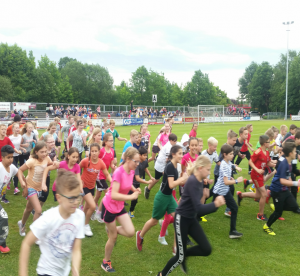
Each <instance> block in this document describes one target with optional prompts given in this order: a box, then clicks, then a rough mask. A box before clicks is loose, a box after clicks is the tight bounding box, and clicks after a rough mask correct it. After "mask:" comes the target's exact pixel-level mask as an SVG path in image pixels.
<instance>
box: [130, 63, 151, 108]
mask: <svg viewBox="0 0 300 276" xmlns="http://www.w3.org/2000/svg"><path fill="white" fill-rule="evenodd" d="M148 76H149V72H148V70H147V69H146V67H145V66H141V67H139V68H138V69H137V70H136V71H135V72H134V73H132V77H131V79H130V80H129V83H130V91H131V94H132V96H133V100H134V102H135V104H143V103H144V102H145V101H144V98H145V95H144V94H145V93H146V89H147V86H148Z"/></svg>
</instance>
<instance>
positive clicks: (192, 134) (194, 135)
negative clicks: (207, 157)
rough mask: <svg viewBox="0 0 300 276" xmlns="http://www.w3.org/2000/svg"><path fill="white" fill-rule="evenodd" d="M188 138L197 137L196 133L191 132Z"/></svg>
mask: <svg viewBox="0 0 300 276" xmlns="http://www.w3.org/2000/svg"><path fill="white" fill-rule="evenodd" d="M189 137H197V132H196V131H195V130H193V129H192V130H191V132H190V135H189Z"/></svg>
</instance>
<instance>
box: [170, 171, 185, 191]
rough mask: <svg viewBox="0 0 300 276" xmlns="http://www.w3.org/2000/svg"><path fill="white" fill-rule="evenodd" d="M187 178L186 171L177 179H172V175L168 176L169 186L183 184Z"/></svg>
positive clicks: (171, 187) (173, 186)
mask: <svg viewBox="0 0 300 276" xmlns="http://www.w3.org/2000/svg"><path fill="white" fill-rule="evenodd" d="M187 179H188V175H187V173H183V176H182V177H179V178H178V179H177V180H175V181H174V177H173V176H172V177H168V183H169V187H170V189H173V188H175V187H176V186H179V185H183V184H185V182H186V181H187Z"/></svg>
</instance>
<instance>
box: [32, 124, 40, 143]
mask: <svg viewBox="0 0 300 276" xmlns="http://www.w3.org/2000/svg"><path fill="white" fill-rule="evenodd" d="M31 123H32V125H33V133H34V135H35V138H36V139H37V140H38V139H39V132H38V130H37V126H36V122H31Z"/></svg>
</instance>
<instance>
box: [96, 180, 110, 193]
mask: <svg viewBox="0 0 300 276" xmlns="http://www.w3.org/2000/svg"><path fill="white" fill-rule="evenodd" d="M96 185H97V191H99V192H102V191H105V190H106V189H108V185H107V183H106V180H105V179H100V180H96Z"/></svg>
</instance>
